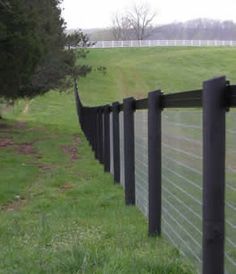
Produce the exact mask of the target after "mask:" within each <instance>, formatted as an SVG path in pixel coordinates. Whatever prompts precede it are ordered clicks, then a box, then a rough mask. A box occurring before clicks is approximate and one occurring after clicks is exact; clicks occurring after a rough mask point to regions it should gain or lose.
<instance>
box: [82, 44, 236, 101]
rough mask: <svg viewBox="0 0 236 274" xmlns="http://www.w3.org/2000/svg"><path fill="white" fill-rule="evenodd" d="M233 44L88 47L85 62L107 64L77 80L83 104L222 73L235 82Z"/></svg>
mask: <svg viewBox="0 0 236 274" xmlns="http://www.w3.org/2000/svg"><path fill="white" fill-rule="evenodd" d="M235 55H236V48H194V47H193V48H192V47H189V48H188V47H170V48H162V47H156V48H155V47H154V48H136V49H134V48H122V49H91V50H90V54H89V56H88V59H87V60H86V62H87V63H90V64H92V65H94V66H95V67H96V66H99V65H103V66H106V68H107V74H106V75H105V76H102V74H101V73H99V72H98V71H94V72H92V74H90V75H88V76H87V77H86V78H84V79H81V81H80V82H79V88H80V94H81V97H82V101H83V102H84V103H85V104H90V105H97V104H104V103H110V102H112V101H116V100H122V99H123V98H124V97H129V96H134V97H136V98H142V97H144V96H147V93H148V92H149V91H151V90H156V89H162V90H164V92H178V91H184V90H191V89H197V88H201V86H202V82H203V81H204V80H208V79H209V78H212V77H215V76H221V75H226V76H227V78H228V79H229V80H231V81H232V82H234V83H235V82H236V76H235V75H236V67H235Z"/></svg>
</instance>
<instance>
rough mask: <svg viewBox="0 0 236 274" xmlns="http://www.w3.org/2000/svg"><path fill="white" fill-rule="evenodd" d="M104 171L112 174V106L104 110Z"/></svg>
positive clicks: (107, 106)
mask: <svg viewBox="0 0 236 274" xmlns="http://www.w3.org/2000/svg"><path fill="white" fill-rule="evenodd" d="M104 171H105V172H110V106H109V105H106V106H105V108H104Z"/></svg>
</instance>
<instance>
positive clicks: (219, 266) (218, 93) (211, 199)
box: [202, 77, 226, 274]
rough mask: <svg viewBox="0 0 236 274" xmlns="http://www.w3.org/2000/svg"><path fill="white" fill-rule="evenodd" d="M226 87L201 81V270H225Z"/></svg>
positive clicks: (213, 273)
mask: <svg viewBox="0 0 236 274" xmlns="http://www.w3.org/2000/svg"><path fill="white" fill-rule="evenodd" d="M225 87H226V80H225V77H220V78H216V79H212V80H209V81H206V82H204V84H203V271H202V273H203V274H222V273H224V192H225V112H226V106H225Z"/></svg>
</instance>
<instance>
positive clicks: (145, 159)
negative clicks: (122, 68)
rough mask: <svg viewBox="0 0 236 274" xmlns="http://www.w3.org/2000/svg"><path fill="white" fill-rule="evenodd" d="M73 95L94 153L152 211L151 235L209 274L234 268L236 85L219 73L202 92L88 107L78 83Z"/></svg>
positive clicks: (132, 198) (156, 94)
mask: <svg viewBox="0 0 236 274" xmlns="http://www.w3.org/2000/svg"><path fill="white" fill-rule="evenodd" d="M75 97H76V105H77V113H78V117H79V121H80V125H81V128H82V130H83V132H84V133H85V136H86V137H87V139H88V141H89V143H90V144H91V147H92V150H93V151H94V153H95V157H96V159H98V160H99V161H100V163H101V164H103V165H104V171H106V172H111V173H112V174H113V175H114V182H115V183H118V184H119V183H121V184H123V186H124V191H125V203H126V204H127V205H135V204H137V206H138V207H139V208H140V209H141V211H142V212H143V213H144V214H145V215H146V216H147V218H148V233H149V235H150V236H155V235H161V234H163V235H164V236H166V238H168V239H169V240H170V241H171V242H172V243H173V244H174V245H176V247H177V248H179V250H180V251H181V252H182V253H183V254H185V255H186V256H188V257H189V258H190V259H192V261H193V262H194V263H195V264H196V265H197V268H198V270H199V272H202V273H203V274H222V273H236V252H235V250H236V249H235V247H236V243H235V242H236V234H235V228H236V216H235V211H236V187H235V181H236V169H233V168H232V166H235V165H236V163H234V162H233V160H235V159H236V157H234V158H232V157H231V158H232V159H231V160H230V161H231V165H230V168H231V170H233V171H234V170H235V173H234V174H233V176H231V177H230V183H229V188H228V187H227V188H226V182H225V181H226V180H225V174H226V170H227V167H226V165H225V159H226V132H227V131H226V112H228V111H229V110H230V108H234V107H236V86H234V85H230V83H229V82H228V81H226V79H225V77H219V78H214V79H211V80H208V81H205V82H204V83H203V88H202V89H199V90H193V91H187V92H180V93H173V94H167V95H164V94H163V93H162V92H161V91H159V90H157V91H153V92H150V93H149V94H148V98H145V99H141V100H135V99H134V98H132V97H130V98H126V99H124V100H123V103H119V102H114V103H112V104H111V105H103V106H96V107H88V106H83V105H82V102H81V100H80V97H79V94H78V89H77V85H76V84H75ZM168 109H169V110H168ZM171 110H172V112H171ZM182 110H184V112H182V113H181V111H182ZM191 113H192V114H193V116H191V115H190V114H191ZM190 116H191V117H190ZM142 117H143V118H142ZM176 117H177V118H178V117H182V118H181V119H182V120H183V119H188V121H189V122H188V123H187V124H186V123H183V122H178V123H177V122H176V119H177V118H176ZM196 117H198V118H196ZM174 120H175V122H173V121H174ZM196 120H198V125H195V124H192V123H196ZM234 122H236V119H235V121H232V123H229V124H230V125H229V126H231V125H234ZM174 128H176V129H174ZM231 131H232V132H231V133H232V134H235V133H236V131H233V130H231ZM180 132H181V134H180ZM140 134H141V135H142V134H143V136H141V135H140ZM186 134H189V135H188V136H187V135H186ZM139 135H140V136H139ZM235 136H236V134H235V135H233V137H235ZM233 137H232V136H231V139H232V138H233ZM171 140H174V142H177V141H178V144H177V146H171V144H172V143H171V142H172V141H171ZM176 140H177V141H176ZM235 143H236V142H235ZM190 146H191V149H190ZM197 148H198V151H199V154H197V153H196V149H197ZM231 150H232V149H231ZM164 152H165V153H166V154H168V155H166V154H164ZM233 153H236V149H235V151H233ZM178 155H182V156H181V157H182V158H181V161H180V160H179V159H178V158H176V157H179V156H178ZM190 159H192V162H191V161H190ZM190 162H191V163H190ZM197 167H198V169H197ZM226 190H227V192H229V194H227V195H226ZM225 197H226V198H225ZM228 197H229V198H228ZM195 204H196V206H195ZM226 207H227V208H229V211H228V210H227V214H225V211H226V210H225V208H226ZM225 228H227V234H226V233H225V230H226V229H225Z"/></svg>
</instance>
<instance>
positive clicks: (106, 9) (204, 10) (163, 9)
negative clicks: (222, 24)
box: [62, 0, 236, 29]
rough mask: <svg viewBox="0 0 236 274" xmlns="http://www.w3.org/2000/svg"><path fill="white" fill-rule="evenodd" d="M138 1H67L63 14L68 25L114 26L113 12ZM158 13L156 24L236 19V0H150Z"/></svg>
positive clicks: (76, 26)
mask: <svg viewBox="0 0 236 274" xmlns="http://www.w3.org/2000/svg"><path fill="white" fill-rule="evenodd" d="M138 2H139V1H134V0H99V1H96V0H82V1H79V0H64V1H63V3H62V9H63V11H62V16H63V18H64V19H65V21H66V22H67V28H68V29H71V28H83V29H85V28H86V29H87V28H103V27H109V26H111V22H112V15H113V14H114V13H115V12H117V11H122V10H124V9H127V8H129V7H132V6H133V5H134V3H138ZM145 2H147V3H149V4H150V6H151V7H152V9H153V10H155V11H156V12H157V17H156V22H155V23H156V24H164V23H171V22H174V21H186V20H189V19H195V18H212V19H219V20H233V21H236V0H176V1H175V0H146V1H145Z"/></svg>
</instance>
